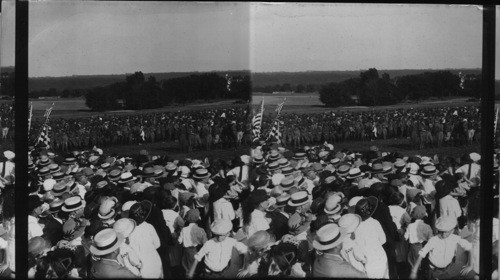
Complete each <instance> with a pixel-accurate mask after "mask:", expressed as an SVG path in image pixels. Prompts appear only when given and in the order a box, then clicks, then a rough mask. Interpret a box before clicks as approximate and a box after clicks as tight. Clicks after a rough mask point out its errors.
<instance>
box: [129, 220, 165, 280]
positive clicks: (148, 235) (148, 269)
mask: <svg viewBox="0 0 500 280" xmlns="http://www.w3.org/2000/svg"><path fill="white" fill-rule="evenodd" d="M129 240H130V247H132V249H133V250H134V251H135V252H136V253H137V254H138V255H139V258H140V259H141V262H142V268H141V276H142V278H156V279H157V278H161V277H163V267H162V263H161V258H160V255H159V254H158V251H156V249H158V248H159V247H160V238H159V237H158V234H157V233H156V230H155V228H154V227H153V226H152V225H151V224H149V223H147V222H143V223H141V224H140V225H138V226H136V227H135V229H134V231H133V232H132V233H131V234H130V236H129Z"/></svg>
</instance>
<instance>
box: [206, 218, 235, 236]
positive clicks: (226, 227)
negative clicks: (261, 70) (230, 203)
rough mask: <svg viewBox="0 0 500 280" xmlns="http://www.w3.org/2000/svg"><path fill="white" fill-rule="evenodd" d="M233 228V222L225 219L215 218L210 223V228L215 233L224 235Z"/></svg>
mask: <svg viewBox="0 0 500 280" xmlns="http://www.w3.org/2000/svg"><path fill="white" fill-rule="evenodd" d="M232 228H233V223H232V222H231V221H230V220H226V219H217V220H215V221H214V222H212V224H211V225H210V230H211V231H212V233H213V234H215V235H226V234H227V233H228V232H230V231H231V229H232Z"/></svg>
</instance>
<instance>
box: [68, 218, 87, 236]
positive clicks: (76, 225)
mask: <svg viewBox="0 0 500 280" xmlns="http://www.w3.org/2000/svg"><path fill="white" fill-rule="evenodd" d="M85 227H86V224H85V223H83V224H82V223H80V222H79V221H77V220H75V219H73V218H69V219H68V220H67V221H66V222H65V223H64V225H63V234H64V239H66V240H68V241H71V240H75V239H77V238H78V237H80V236H82V235H83V234H84V233H85Z"/></svg>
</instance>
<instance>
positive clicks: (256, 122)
mask: <svg viewBox="0 0 500 280" xmlns="http://www.w3.org/2000/svg"><path fill="white" fill-rule="evenodd" d="M263 113H264V98H262V102H261V103H260V111H259V112H258V113H257V114H255V115H254V116H253V118H252V134H253V137H252V141H255V140H258V139H259V138H260V132H261V129H262V114H263Z"/></svg>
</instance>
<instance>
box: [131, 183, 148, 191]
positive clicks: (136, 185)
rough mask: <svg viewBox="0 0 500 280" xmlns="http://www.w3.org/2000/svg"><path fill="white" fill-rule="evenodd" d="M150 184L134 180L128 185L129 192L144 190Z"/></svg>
mask: <svg viewBox="0 0 500 280" xmlns="http://www.w3.org/2000/svg"><path fill="white" fill-rule="evenodd" d="M148 186H150V185H149V184H147V183H139V182H136V183H134V184H133V185H132V186H131V187H130V193H137V192H144V190H145V189H146V188H147V187H148Z"/></svg>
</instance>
